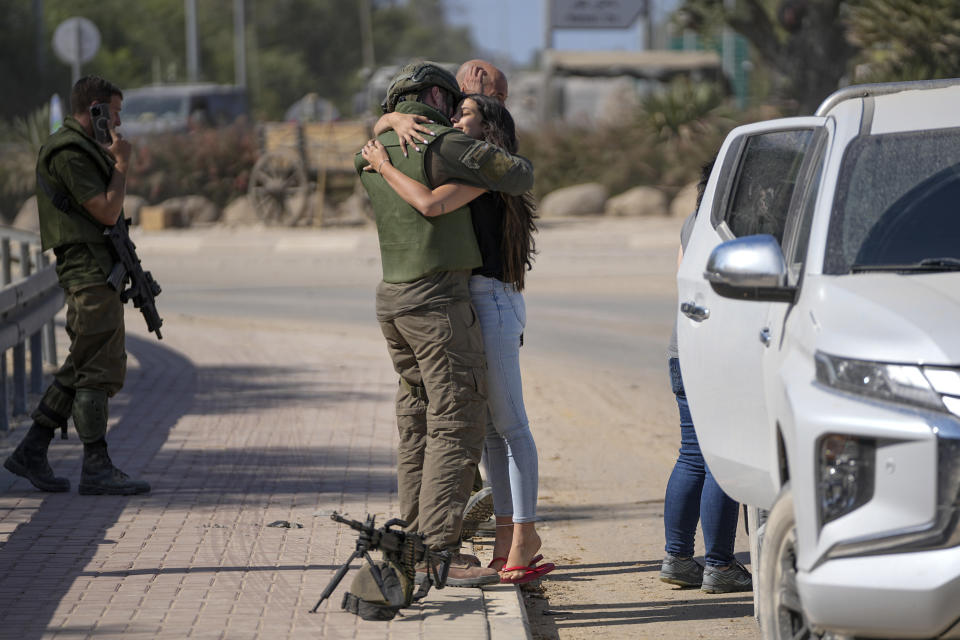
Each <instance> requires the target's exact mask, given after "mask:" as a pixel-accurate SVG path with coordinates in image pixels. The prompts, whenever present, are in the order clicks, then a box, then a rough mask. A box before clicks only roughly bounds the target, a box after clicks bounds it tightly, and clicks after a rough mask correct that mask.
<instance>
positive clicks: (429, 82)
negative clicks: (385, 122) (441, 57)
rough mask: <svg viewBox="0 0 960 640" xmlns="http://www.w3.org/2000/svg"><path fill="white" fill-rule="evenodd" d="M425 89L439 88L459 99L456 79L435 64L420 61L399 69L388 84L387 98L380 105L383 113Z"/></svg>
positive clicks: (458, 87)
mask: <svg viewBox="0 0 960 640" xmlns="http://www.w3.org/2000/svg"><path fill="white" fill-rule="evenodd" d="M427 87H440V88H441V89H446V90H447V91H449V92H450V93H451V94H453V98H454V100H459V99H460V85H458V84H457V78H456V77H455V76H454V75H453V74H452V73H450V72H449V71H447V70H446V69H444V68H443V67H441V66H440V65H439V64H437V63H436V62H428V61H426V60H420V61H417V62H411V63H410V64H408V65H406V66H404V67H403V68H402V69H400V72H399V73H398V74H397V75H396V77H394V79H393V80H392V81H391V82H390V87H389V88H388V89H387V97H386V98H384V100H383V102H382V103H381V104H380V108H382V109H383V112H384V113H389V112H391V111H393V110H394V109H395V108H396V107H397V103H398V102H400V101H401V100H403V99H404V98H406V97H407V96H410V95H416V94H419V93H420V92H421V91H422V90H423V89H426V88H427Z"/></svg>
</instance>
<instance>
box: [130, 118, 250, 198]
mask: <svg viewBox="0 0 960 640" xmlns="http://www.w3.org/2000/svg"><path fill="white" fill-rule="evenodd" d="M258 153H259V151H258V149H257V141H256V136H255V134H254V132H253V131H252V130H251V129H250V128H249V127H244V126H241V125H239V124H238V125H234V126H231V127H226V128H222V129H214V128H208V129H198V130H196V131H191V132H189V133H182V134H173V135H164V136H156V137H151V138H143V139H140V140H138V141H137V142H136V144H135V148H134V158H133V161H132V162H131V168H130V175H129V176H128V177H127V193H130V194H136V195H138V196H141V197H143V198H145V199H146V200H147V201H148V202H150V203H157V202H161V201H163V200H166V199H168V198H173V197H177V196H185V195H202V196H204V197H206V198H208V199H210V200H211V201H213V202H214V203H215V204H216V205H217V206H219V207H224V206H226V204H227V203H228V202H230V200H232V199H233V198H235V197H237V196H240V195H243V194H245V193H246V192H247V182H248V180H249V179H250V170H251V169H252V168H253V164H254V162H256V159H257V154H258Z"/></svg>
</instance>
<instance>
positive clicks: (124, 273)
mask: <svg viewBox="0 0 960 640" xmlns="http://www.w3.org/2000/svg"><path fill="white" fill-rule="evenodd" d="M127 224H128V221H127V220H125V219H124V218H123V216H120V218H118V219H117V223H116V224H114V225H113V226H112V227H108V228H106V229H104V231H103V235H105V236H106V237H107V240H108V241H109V244H110V247H111V249H113V255H114V256H115V257H116V259H117V263H116V264H115V265H113V270H112V271H111V272H110V276H109V277H108V278H107V284H108V285H110V286H111V287H112V288H113V289H114V290H115V291H119V292H120V301H121V302H123V303H126V302H127V300H133V306H134V307H136V308H137V309H140V313H142V314H143V318H144V320H146V321H147V330H148V331H153V332H154V333H156V334H157V339H158V340H163V336H162V335H160V325H162V324H163V318H161V317H160V314H158V313H157V306H156V304H155V303H154V298H156V297H157V296H158V295H160V285H159V284H157V281H156V280H154V279H153V275H151V273H150V272H149V271H144V270H143V267H142V266H140V258H138V257H137V247H136V245H134V244H133V241H132V240H130V234H129V232H128V231H127ZM128 280H129V282H130V287H129V288H128V289H124V287H125V286H126V285H127V281H128Z"/></svg>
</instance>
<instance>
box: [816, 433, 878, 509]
mask: <svg viewBox="0 0 960 640" xmlns="http://www.w3.org/2000/svg"><path fill="white" fill-rule="evenodd" d="M817 453H818V455H817V505H818V508H819V511H820V526H821V527H822V526H823V525H825V524H827V523H828V522H830V521H831V520H836V519H837V518H839V517H840V516H842V515H846V514H848V513H850V512H851V511H853V510H854V509H856V508H857V507H859V506H861V505H864V504H866V503H867V502H869V501H870V499H871V498H872V497H873V467H874V459H875V458H876V442H875V441H873V440H871V439H867V438H855V437H853V436H845V435H839V434H828V435H825V436H823V437H821V438H820V441H819V443H818V446H817Z"/></svg>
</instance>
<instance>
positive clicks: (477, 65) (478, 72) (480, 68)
mask: <svg viewBox="0 0 960 640" xmlns="http://www.w3.org/2000/svg"><path fill="white" fill-rule="evenodd" d="M457 84H459V85H460V91H462V92H463V93H464V95H470V94H471V93H479V94H482V95H485V96H490V97H491V98H496V99H497V100H499V101H500V104H504V103H506V101H507V76H505V75H503V71H500V69H497V68H496V67H495V66H493V65H492V64H490V63H489V62H487V61H486V60H479V59H477V60H467V61H466V62H464V63H463V64H462V65H460V68H459V69H458V70H457Z"/></svg>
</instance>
